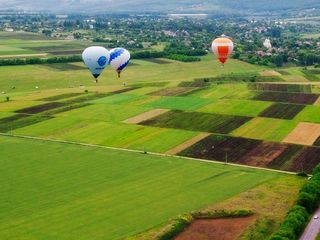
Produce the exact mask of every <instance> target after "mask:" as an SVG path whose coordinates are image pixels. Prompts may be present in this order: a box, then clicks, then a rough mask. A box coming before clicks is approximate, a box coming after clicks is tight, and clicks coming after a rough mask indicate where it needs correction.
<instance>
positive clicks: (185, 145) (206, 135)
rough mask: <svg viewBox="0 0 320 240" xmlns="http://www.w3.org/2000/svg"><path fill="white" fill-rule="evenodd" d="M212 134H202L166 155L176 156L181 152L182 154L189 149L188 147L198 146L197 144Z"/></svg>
mask: <svg viewBox="0 0 320 240" xmlns="http://www.w3.org/2000/svg"><path fill="white" fill-rule="evenodd" d="M209 135H210V133H200V134H199V135H197V136H195V137H194V138H191V139H189V140H188V141H186V142H184V143H182V144H180V145H178V146H176V147H174V148H172V149H170V150H169V151H167V152H166V154H170V155H175V154H178V153H179V152H182V151H183V150H185V149H187V148H188V147H191V146H192V145H193V144H196V143H197V142H199V141H201V140H202V139H204V138H206V137H208V136H209Z"/></svg>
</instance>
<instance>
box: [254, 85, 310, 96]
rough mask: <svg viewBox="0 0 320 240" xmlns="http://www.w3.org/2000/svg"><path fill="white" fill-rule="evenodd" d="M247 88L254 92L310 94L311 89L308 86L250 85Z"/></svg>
mask: <svg viewBox="0 0 320 240" xmlns="http://www.w3.org/2000/svg"><path fill="white" fill-rule="evenodd" d="M249 87H250V89H252V90H255V91H267V92H286V93H288V92H289V93H312V87H311V85H310V84H283V83H282V84H278V83H277V84H276V83H252V84H250V85H249ZM258 97H259V96H258Z"/></svg>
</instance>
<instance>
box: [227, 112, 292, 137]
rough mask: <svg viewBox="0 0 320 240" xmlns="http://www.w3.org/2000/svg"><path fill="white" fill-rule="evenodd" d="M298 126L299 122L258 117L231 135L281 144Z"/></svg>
mask: <svg viewBox="0 0 320 240" xmlns="http://www.w3.org/2000/svg"><path fill="white" fill-rule="evenodd" d="M296 125H297V122H296V121H292V120H284V119H273V118H262V117H257V118H253V119H252V120H250V121H249V122H247V123H245V124H244V125H242V126H241V127H239V128H238V129H236V130H234V131H233V132H232V133H231V134H232V135H233V136H237V137H246V138H254V139H261V140H269V141H276V142H281V141H282V140H283V138H285V137H286V136H287V135H288V134H289V133H290V132H291V131H292V130H293V129H294V128H295V127H296Z"/></svg>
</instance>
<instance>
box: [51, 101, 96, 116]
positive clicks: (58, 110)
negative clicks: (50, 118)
mask: <svg viewBox="0 0 320 240" xmlns="http://www.w3.org/2000/svg"><path fill="white" fill-rule="evenodd" d="M89 105H92V104H91V103H76V104H72V105H67V106H63V107H61V108H56V109H53V110H51V111H48V112H46V114H48V115H54V114H58V113H63V112H68V111H71V110H74V109H78V108H83V107H86V106H89Z"/></svg>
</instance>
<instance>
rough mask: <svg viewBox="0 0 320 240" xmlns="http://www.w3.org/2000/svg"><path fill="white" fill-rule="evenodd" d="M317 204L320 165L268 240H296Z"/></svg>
mask: <svg viewBox="0 0 320 240" xmlns="http://www.w3.org/2000/svg"><path fill="white" fill-rule="evenodd" d="M319 204H320V165H318V166H317V167H316V168H315V170H314V172H313V176H312V177H311V178H310V180H309V181H308V182H307V183H305V184H304V185H303V186H302V188H301V189H300V192H299V194H298V198H297V200H296V204H295V205H294V206H293V207H292V208H291V209H290V211H289V212H288V214H287V216H286V218H285V220H284V221H283V223H282V224H281V226H280V228H279V229H278V231H277V232H276V233H274V234H273V235H272V236H271V237H270V238H269V240H293V239H298V238H299V237H300V235H301V234H302V232H303V231H304V229H305V227H306V225H307V223H308V221H309V219H310V216H311V215H312V213H313V212H314V211H315V210H316V209H317V208H318V207H319Z"/></svg>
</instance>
